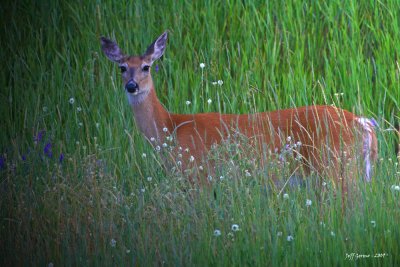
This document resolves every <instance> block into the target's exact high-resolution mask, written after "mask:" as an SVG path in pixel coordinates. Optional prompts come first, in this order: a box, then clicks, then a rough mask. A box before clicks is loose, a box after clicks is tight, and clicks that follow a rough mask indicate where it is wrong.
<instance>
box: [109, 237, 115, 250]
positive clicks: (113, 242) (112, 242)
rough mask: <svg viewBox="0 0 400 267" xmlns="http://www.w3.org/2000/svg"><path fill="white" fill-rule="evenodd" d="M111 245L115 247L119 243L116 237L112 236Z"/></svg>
mask: <svg viewBox="0 0 400 267" xmlns="http://www.w3.org/2000/svg"><path fill="white" fill-rule="evenodd" d="M110 245H111V246H112V247H113V248H115V246H116V245H117V241H116V240H115V239H114V238H112V239H111V241H110Z"/></svg>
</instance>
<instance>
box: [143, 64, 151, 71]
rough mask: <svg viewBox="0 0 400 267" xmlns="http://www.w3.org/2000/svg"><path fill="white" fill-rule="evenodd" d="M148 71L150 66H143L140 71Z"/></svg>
mask: <svg viewBox="0 0 400 267" xmlns="http://www.w3.org/2000/svg"><path fill="white" fill-rule="evenodd" d="M149 69H150V66H148V65H146V66H143V68H142V71H144V72H148V71H149Z"/></svg>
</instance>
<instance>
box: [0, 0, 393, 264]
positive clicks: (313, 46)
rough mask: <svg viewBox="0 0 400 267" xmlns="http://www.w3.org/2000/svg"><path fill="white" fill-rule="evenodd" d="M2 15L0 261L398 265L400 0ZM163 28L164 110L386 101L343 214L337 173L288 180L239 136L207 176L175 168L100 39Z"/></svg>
mask: <svg viewBox="0 0 400 267" xmlns="http://www.w3.org/2000/svg"><path fill="white" fill-rule="evenodd" d="M0 13H1V16H0V21H1V25H2V27H1V29H0V31H1V38H0V43H1V48H2V49H1V50H0V56H1V59H2V64H0V70H1V71H0V75H1V76H0V88H1V89H0V90H1V91H0V92H1V93H0V112H1V114H2V116H0V124H1V126H2V132H1V133H2V134H1V135H0V153H1V155H0V156H1V158H0V174H1V180H0V254H1V256H0V263H1V265H16V264H17V265H45V264H50V263H52V264H54V265H106V266H107V265H132V264H134V265H144V266H148V265H164V264H165V265H184V266H187V265H197V266H209V265H225V266H230V265H238V266H239V265H240V266H242V265H251V266H253V265H256V266H269V265H276V266H282V265H284V266H288V265H290V266H292V265H299V266H303V265H306V266H307V265H317V266H327V265H352V264H357V265H388V266H394V265H398V264H399V263H400V256H399V255H400V251H399V249H398V242H399V241H398V240H399V238H400V231H399V227H398V221H399V220H400V213H399V208H400V191H399V190H398V186H400V180H399V179H400V169H399V166H398V158H396V156H395V153H394V144H395V142H397V141H396V140H395V137H394V134H393V131H391V130H392V129H393V124H394V123H395V122H396V121H397V122H398V120H399V107H400V103H399V101H400V83H399V73H400V65H399V63H398V57H399V53H400V41H399V36H400V32H399V30H400V25H399V19H398V18H399V17H400V4H399V2H398V1H392V0H387V1H362V2H359V1H354V0H349V1H340V0H334V1H311V3H303V2H301V1H292V2H291V3H287V1H268V3H264V2H263V1H192V2H191V1H169V0H166V1H161V2H160V1H134V2H133V1H132V2H131V1H128V2H125V1H84V2H82V1H68V2H67V1H17V2H5V3H2V4H1V5H0ZM166 29H167V30H168V31H169V41H168V46H167V50H166V53H165V55H164V57H163V59H162V60H161V61H159V62H157V64H158V67H159V71H158V72H154V70H153V79H154V82H155V85H156V90H157V94H158V96H159V98H160V100H161V102H162V103H163V104H164V105H165V106H166V107H167V109H169V110H170V111H173V112H175V113H195V112H208V111H219V112H224V113H248V112H257V111H266V110H275V109H279V108H288V107H296V106H302V105H311V104H314V103H315V104H335V105H337V106H341V107H343V108H345V109H348V110H350V111H354V112H355V113H357V114H362V115H364V116H366V117H374V118H375V119H376V120H377V121H378V122H379V125H380V126H379V127H378V129H377V132H378V137H379V149H380V152H379V160H378V162H377V164H376V167H375V169H376V171H375V175H374V177H373V182H372V183H371V184H367V185H365V184H364V183H363V182H362V179H361V177H360V179H359V180H360V181H359V183H358V187H359V189H358V190H357V191H358V192H357V194H355V196H354V198H353V199H352V200H351V201H352V203H351V204H350V205H348V208H347V210H346V211H345V213H344V214H342V209H341V207H342V203H341V198H340V197H338V195H337V194H340V192H336V191H335V190H333V188H332V187H333V185H332V184H330V183H329V179H327V183H326V185H325V188H324V190H319V189H318V187H313V186H301V187H291V188H286V189H285V191H284V192H282V193H281V194H279V196H278V192H277V191H276V190H273V189H271V188H269V187H268V185H266V182H265V181H266V178H265V173H263V172H262V170H260V171H258V172H257V166H255V167H254V165H252V164H254V162H252V161H251V158H249V156H248V155H247V154H240V153H243V151H242V152H241V151H239V152H238V153H239V156H238V157H237V158H238V159H240V160H238V161H237V164H236V166H238V169H237V171H236V172H229V167H230V166H229V163H228V162H226V163H224V162H223V163H222V167H221V170H222V171H221V172H220V173H218V175H217V176H216V177H213V181H212V183H211V186H210V187H206V188H203V187H200V186H198V185H196V184H191V183H188V181H187V180H185V179H184V177H181V176H179V175H177V174H174V173H171V172H166V171H165V170H164V169H163V168H162V166H161V163H160V161H159V157H158V155H157V152H155V151H153V150H152V149H151V147H150V146H149V145H148V144H146V142H145V141H144V138H143V137H142V136H141V135H140V134H139V132H138V130H137V129H136V127H135V125H134V123H133V118H132V113H131V110H130V109H129V106H128V103H127V101H126V98H125V93H124V91H123V89H122V86H121V82H120V77H119V73H118V70H117V68H115V66H114V65H112V64H110V63H109V61H108V60H107V59H106V58H105V57H104V56H103V55H102V54H101V52H100V45H99V37H100V36H102V35H105V36H109V37H111V38H113V39H115V40H117V41H118V43H119V44H120V46H121V48H123V49H125V52H126V53H132V54H140V53H142V52H144V50H145V49H146V47H147V45H148V44H150V43H151V42H152V41H153V40H154V39H155V38H156V37H157V36H159V34H161V33H162V32H163V31H164V30H166ZM200 63H205V66H206V67H205V68H204V69H203V70H202V69H201V68H200V67H199V64H200ZM218 80H221V81H223V84H222V85H218V84H216V85H214V83H215V82H216V81H218ZM208 99H211V100H212V102H211V104H209V103H208V102H207V100H208ZM186 101H190V102H191V104H190V105H186V104H185V103H186ZM220 149H222V151H219V152H220V153H225V152H224V151H223V149H229V147H221V148H220ZM219 152H218V151H217V153H219ZM224 164H225V165H224ZM246 170H247V171H248V172H246ZM272 171H279V170H278V169H276V170H275V169H273V170H272ZM285 175H286V176H287V174H285V173H284V175H283V176H285ZM286 176H285V177H286ZM220 177H222V178H220ZM321 191H323V193H321ZM214 192H216V195H217V197H216V198H214ZM284 194H287V195H285V196H284ZM307 200H308V201H307ZM310 201H311V205H306V203H308V204H309V203H310ZM234 225H235V226H234ZM237 228H238V229H237ZM219 233H220V235H219ZM351 253H356V254H357V253H358V254H363V255H370V257H369V258H365V259H361V258H359V259H357V260H356V256H354V254H351ZM377 253H382V254H383V255H379V254H377ZM352 255H353V256H352ZM373 256H382V257H377V258H374V257H373ZM351 257H353V258H351Z"/></svg>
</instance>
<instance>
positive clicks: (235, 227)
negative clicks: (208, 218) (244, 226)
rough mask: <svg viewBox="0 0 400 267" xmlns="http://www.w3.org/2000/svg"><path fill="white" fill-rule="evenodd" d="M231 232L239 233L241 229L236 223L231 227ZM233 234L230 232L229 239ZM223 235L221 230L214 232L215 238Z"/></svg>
mask: <svg viewBox="0 0 400 267" xmlns="http://www.w3.org/2000/svg"><path fill="white" fill-rule="evenodd" d="M231 230H232V232H238V231H240V227H239V225H238V224H236V223H234V224H232V225H231ZM232 232H230V233H229V234H228V236H229V237H233V233H232ZM221 234H222V233H221V230H219V229H215V230H214V236H216V237H218V236H220V235H221Z"/></svg>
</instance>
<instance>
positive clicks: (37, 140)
mask: <svg viewBox="0 0 400 267" xmlns="http://www.w3.org/2000/svg"><path fill="white" fill-rule="evenodd" d="M45 134H46V131H45V130H41V131H39V132H38V134H37V135H35V136H34V137H33V141H35V144H37V143H39V142H40V141H42V139H43V136H44V135H45Z"/></svg>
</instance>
